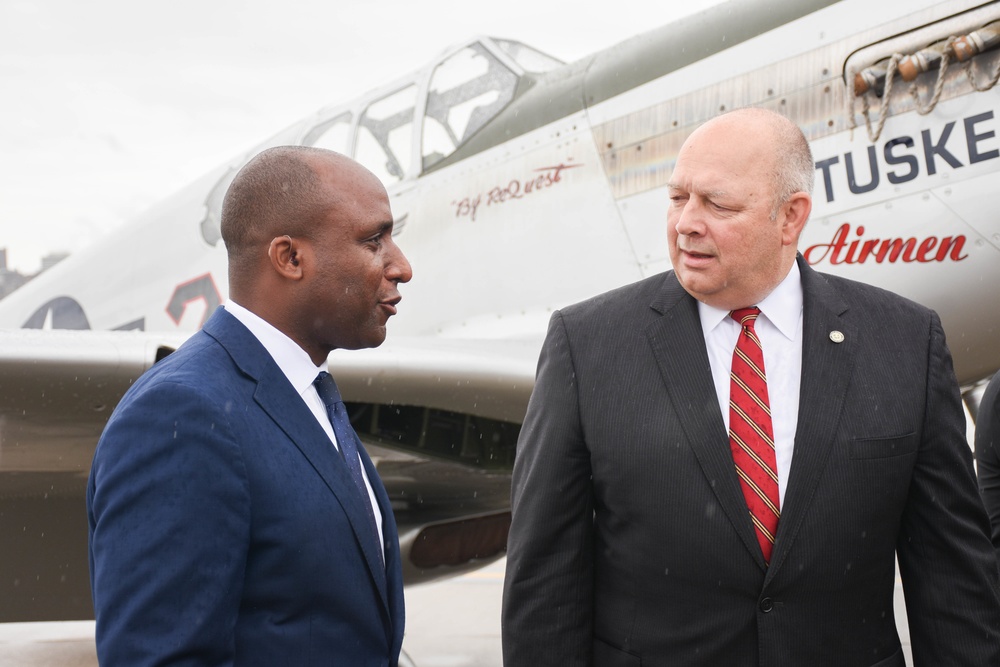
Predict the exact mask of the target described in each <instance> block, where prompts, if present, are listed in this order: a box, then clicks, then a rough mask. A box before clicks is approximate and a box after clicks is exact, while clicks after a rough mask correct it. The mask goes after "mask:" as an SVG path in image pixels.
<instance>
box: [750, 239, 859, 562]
mask: <svg viewBox="0 0 1000 667" xmlns="http://www.w3.org/2000/svg"><path fill="white" fill-rule="evenodd" d="M798 261H799V270H800V271H801V273H802V291H803V320H802V379H801V385H800V388H799V415H798V423H797V426H796V431H795V446H794V450H793V453H792V467H791V472H790V473H789V478H788V486H787V488H786V489H785V503H784V506H783V507H782V508H781V519H780V520H779V522H778V533H777V535H776V536H775V548H774V554H775V558H774V559H773V560H772V561H771V567H770V568H769V572H768V578H769V579H770V578H771V577H773V576H774V575H775V573H776V572H777V571H778V569H780V567H781V564H782V561H783V560H784V559H783V555H784V554H785V553H787V552H788V550H789V548H790V547H791V544H792V542H793V541H794V540H795V536H796V534H797V533H798V531H799V528H800V527H801V525H802V521H803V519H804V518H805V516H806V514H807V513H808V509H809V505H810V503H811V502H812V498H813V493H814V492H815V490H816V487H817V485H818V482H819V478H820V476H821V475H822V473H823V470H824V469H825V467H826V464H827V461H828V459H829V455H830V450H831V447H832V446H833V438H834V434H835V432H836V429H837V424H838V422H839V421H840V413H841V410H842V409H843V405H844V400H845V397H846V396H847V387H848V385H849V383H850V379H851V374H852V372H853V369H854V359H855V356H856V355H855V352H854V350H855V347H856V345H857V343H858V335H857V333H858V332H857V329H856V328H855V327H854V326H853V325H851V324H850V323H849V322H847V321H846V320H845V319H844V318H843V317H842V315H843V314H844V313H845V312H846V311H847V304H846V303H845V302H844V301H843V299H841V298H840V296H839V295H838V294H837V292H836V291H835V290H834V289H833V288H832V287H831V286H830V284H829V283H828V282H827V281H826V279H825V278H824V277H823V276H822V275H821V274H819V273H816V272H815V271H813V270H812V269H811V268H809V266H808V265H807V264H806V263H805V262H804V261H802V258H801V256H800V257H799V260H798ZM836 331H839V332H840V333H841V334H843V338H842V339H841V342H839V343H838V342H835V341H834V340H833V339H832V338H831V333H832V332H836ZM833 338H838V337H837V336H836V335H834V336H833Z"/></svg>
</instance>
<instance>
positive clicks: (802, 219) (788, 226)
mask: <svg viewBox="0 0 1000 667" xmlns="http://www.w3.org/2000/svg"><path fill="white" fill-rule="evenodd" d="M811 212H812V197H810V196H809V194H808V193H805V192H796V193H795V194H793V195H792V196H791V197H789V198H788V200H787V201H785V203H784V204H782V205H781V209H780V214H781V215H783V216H784V219H783V220H782V223H781V242H782V244H784V245H791V246H795V245H798V243H799V234H801V233H802V230H803V229H804V228H805V226H806V220H808V219H809V214H810V213H811Z"/></svg>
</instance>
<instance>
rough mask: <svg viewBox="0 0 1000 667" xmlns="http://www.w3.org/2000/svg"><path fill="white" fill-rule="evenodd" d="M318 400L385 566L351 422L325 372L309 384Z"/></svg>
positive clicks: (338, 391) (331, 380) (341, 400)
mask: <svg viewBox="0 0 1000 667" xmlns="http://www.w3.org/2000/svg"><path fill="white" fill-rule="evenodd" d="M313 385H315V387H316V391H317V392H319V397H320V398H321V399H322V400H323V404H324V405H325V406H326V413H327V414H328V415H329V416H330V425H331V426H333V434H334V435H335V436H337V445H338V446H339V447H340V453H341V454H342V455H343V456H344V461H345V462H346V463H347V469H348V470H350V472H351V479H353V480H354V485H355V486H356V487H357V489H358V493H360V494H361V501H362V505H364V506H365V509H367V510H368V520H369V522H370V523H371V529H372V537H374V538H375V543H376V546H377V547H378V549H377V551H378V554H379V558H380V559H381V560H382V561H383V566H384V565H385V557H384V556H383V555H382V546H381V545H382V543H381V541H380V540H379V539H378V524H377V523H376V522H375V514H374V511H373V509H372V503H371V498H370V497H369V495H368V487H366V486H365V479H364V477H363V476H362V474H361V459H360V457H359V456H358V441H357V437H358V436H357V434H356V433H355V432H354V428H353V427H352V426H351V420H350V419H349V418H348V416H347V408H346V407H345V406H344V401H343V399H341V398H340V390H339V389H337V383H336V382H334V381H333V378H332V377H331V376H330V374H329V373H327V372H326V371H321V372H320V374H319V375H317V376H316V379H315V380H313Z"/></svg>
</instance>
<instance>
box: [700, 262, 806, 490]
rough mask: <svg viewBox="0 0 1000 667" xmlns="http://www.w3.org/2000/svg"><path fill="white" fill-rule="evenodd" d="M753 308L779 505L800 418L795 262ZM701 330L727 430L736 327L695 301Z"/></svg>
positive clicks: (799, 337) (725, 314)
mask: <svg viewBox="0 0 1000 667" xmlns="http://www.w3.org/2000/svg"><path fill="white" fill-rule="evenodd" d="M751 305H756V306H757V307H758V308H760V312H761V314H760V316H759V317H758V318H757V321H756V323H755V324H754V330H755V331H756V332H757V336H758V338H760V344H761V346H762V347H763V348H764V373H765V374H766V375H767V395H768V403H769V404H770V406H771V426H772V427H773V428H774V450H775V462H776V463H777V466H778V497H779V506H780V507H784V505H785V488H786V487H787V486H788V473H789V471H790V470H791V467H792V449H793V447H794V444H795V428H796V426H797V425H798V417H799V387H800V384H801V381H802V279H801V276H800V274H799V266H798V263H793V264H792V269H791V271H789V272H788V275H787V276H785V279H784V280H783V281H781V283H780V284H779V285H778V286H777V287H776V288H775V289H774V291H773V292H771V293H770V294H769V295H768V296H767V298H765V299H764V300H763V301H761V302H760V303H757V304H751ZM698 315H699V317H700V318H701V329H702V332H703V333H704V336H705V346H706V347H707V348H708V361H709V363H710V364H711V366H712V380H713V381H714V382H715V393H716V395H717V396H718V398H719V409H720V410H721V411H722V419H723V420H724V421H725V424H726V430H727V431H728V430H729V387H730V377H729V375H730V372H731V371H732V368H733V350H734V349H735V348H736V341H737V339H738V338H739V336H740V329H741V327H740V324H739V323H738V322H737V321H736V320H734V319H733V318H731V317H730V316H729V311H727V310H720V309H718V308H714V307H712V306H709V305H707V304H704V303H702V302H701V301H699V302H698Z"/></svg>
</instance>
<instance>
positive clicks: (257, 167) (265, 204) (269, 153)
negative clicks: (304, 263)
mask: <svg viewBox="0 0 1000 667" xmlns="http://www.w3.org/2000/svg"><path fill="white" fill-rule="evenodd" d="M347 165H351V166H356V165H355V163H354V162H353V161H351V160H349V159H348V158H346V157H344V156H343V155H340V154H339V153H334V152H333V151H328V150H324V149H321V148H312V147H307V146H278V147H276V148H268V149H266V150H264V151H262V152H260V153H258V154H257V155H255V156H254V157H253V158H252V159H251V160H250V161H249V162H247V164H246V165H245V166H244V167H243V168H242V169H240V171H239V173H238V174H236V178H234V179H233V182H232V184H231V185H230V186H229V189H228V190H227V191H226V196H225V199H224V200H223V202H222V225H221V226H222V240H223V241H224V242H225V244H226V250H227V252H228V254H229V280H230V284H231V285H241V284H244V283H245V282H246V281H247V280H250V279H251V278H252V277H253V275H254V274H255V273H256V269H258V268H259V267H260V266H261V265H262V264H263V263H265V262H267V244H268V243H269V242H270V240H271V239H272V238H274V237H275V236H281V235H285V234H287V235H289V236H294V237H302V238H306V239H312V238H313V237H314V234H315V231H316V228H317V226H318V225H319V223H320V221H321V219H322V217H323V216H324V215H326V214H327V213H328V211H329V209H330V207H331V203H335V202H336V199H337V191H336V188H331V187H330V184H328V183H324V181H323V180H322V179H321V178H320V176H319V173H318V172H319V171H320V169H321V168H322V167H324V166H330V167H333V168H334V169H333V171H334V172H335V171H336V167H339V166H347Z"/></svg>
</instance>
